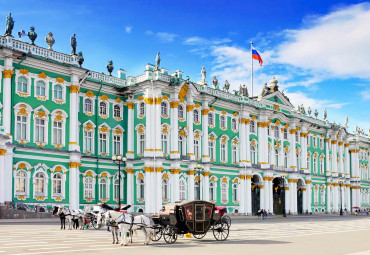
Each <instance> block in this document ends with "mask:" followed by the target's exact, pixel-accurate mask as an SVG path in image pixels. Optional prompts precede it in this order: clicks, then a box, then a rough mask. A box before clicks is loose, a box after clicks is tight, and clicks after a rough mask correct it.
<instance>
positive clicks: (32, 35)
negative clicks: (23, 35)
mask: <svg viewBox="0 0 370 255" xmlns="http://www.w3.org/2000/svg"><path fill="white" fill-rule="evenodd" d="M27 35H28V38H30V40H31V44H32V45H35V40H36V38H37V34H36V32H35V27H30V31H29V32H28V33H27Z"/></svg>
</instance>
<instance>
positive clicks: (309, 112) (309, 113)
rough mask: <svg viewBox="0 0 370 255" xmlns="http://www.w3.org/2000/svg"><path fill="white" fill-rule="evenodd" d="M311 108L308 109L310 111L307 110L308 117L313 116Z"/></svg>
mask: <svg viewBox="0 0 370 255" xmlns="http://www.w3.org/2000/svg"><path fill="white" fill-rule="evenodd" d="M311 112H312V111H311V107H308V109H307V113H308V115H310V116H311Z"/></svg>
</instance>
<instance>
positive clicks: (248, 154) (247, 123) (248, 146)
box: [244, 113, 263, 209]
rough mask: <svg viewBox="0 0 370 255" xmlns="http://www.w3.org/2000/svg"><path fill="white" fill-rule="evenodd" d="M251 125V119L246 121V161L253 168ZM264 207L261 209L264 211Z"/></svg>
mask: <svg viewBox="0 0 370 255" xmlns="http://www.w3.org/2000/svg"><path fill="white" fill-rule="evenodd" d="M246 116H249V114H248V113H246ZM249 123H250V119H246V120H245V125H244V130H245V153H246V160H247V166H251V165H252V164H251V145H250V140H249V131H250V130H249V129H250V127H249ZM262 208H263V207H261V209H262Z"/></svg>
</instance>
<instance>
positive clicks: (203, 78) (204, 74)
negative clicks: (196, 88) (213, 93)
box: [201, 66, 207, 85]
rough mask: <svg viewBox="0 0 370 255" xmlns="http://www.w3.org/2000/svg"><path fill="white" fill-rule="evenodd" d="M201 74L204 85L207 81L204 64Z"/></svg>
mask: <svg viewBox="0 0 370 255" xmlns="http://www.w3.org/2000/svg"><path fill="white" fill-rule="evenodd" d="M201 74H202V84H203V85H205V84H207V82H206V76H207V71H206V69H205V68H204V66H203V67H202V71H201Z"/></svg>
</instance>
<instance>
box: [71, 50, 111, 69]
mask: <svg viewBox="0 0 370 255" xmlns="http://www.w3.org/2000/svg"><path fill="white" fill-rule="evenodd" d="M84 61H85V59H84V56H83V55H82V52H81V51H80V52H79V53H78V54H77V62H78V64H79V65H80V67H81V66H82V64H83V63H84ZM112 71H113V69H112Z"/></svg>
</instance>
